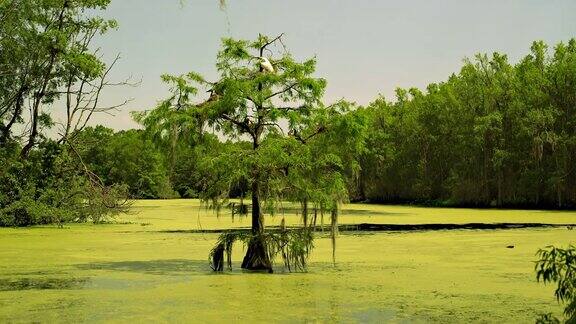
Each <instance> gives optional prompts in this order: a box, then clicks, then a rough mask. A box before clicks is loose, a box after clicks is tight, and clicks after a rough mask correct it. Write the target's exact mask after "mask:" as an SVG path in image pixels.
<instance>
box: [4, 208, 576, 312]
mask: <svg viewBox="0 0 576 324" xmlns="http://www.w3.org/2000/svg"><path fill="white" fill-rule="evenodd" d="M284 217H286V222H287V223H288V224H296V223H298V221H299V217H298V216H296V215H294V213H287V214H285V215H284ZM281 219H282V215H277V216H275V217H268V218H267V220H266V222H267V224H269V225H276V224H278V223H279V222H280V220H281ZM118 221H119V224H108V225H97V226H95V225H88V224H86V225H78V224H73V225H69V226H66V227H65V228H63V229H59V228H55V227H34V228H25V229H0V248H1V249H0V322H78V321H84V322H104V321H105V322H127V321H135V322H191V321H193V322H220V321H222V322H224V321H227V322H229V321H234V322H238V321H256V322H264V321H277V322H335V321H339V322H383V321H387V322H491V323H494V322H497V323H502V322H510V323H517V322H533V321H534V318H535V317H536V315H537V314H538V313H539V312H554V313H555V314H557V315H560V314H561V310H562V308H561V307H560V306H559V305H558V304H557V303H556V301H555V299H554V297H553V287H551V286H543V285H542V284H538V283H536V282H535V279H534V272H533V261H534V260H535V256H534V253H535V252H536V250H537V249H538V248H540V247H543V246H546V245H550V244H556V245H562V246H565V245H567V244H568V243H570V242H574V237H575V235H576V232H574V231H570V230H568V229H565V228H547V229H516V230H490V231H481V230H456V231H422V232H396V233H385V232H378V233H366V232H361V233H355V234H351V233H348V234H341V235H340V237H339V239H338V250H337V258H338V263H337V265H336V266H334V265H332V263H331V256H332V254H331V247H330V240H329V238H328V237H327V236H324V235H322V233H318V235H317V240H316V241H315V245H316V248H315V250H314V252H313V254H312V258H311V260H310V265H309V271H308V272H307V273H283V272H281V271H277V273H275V274H272V275H268V274H252V273H243V272H242V271H241V270H240V269H239V263H240V261H241V258H242V256H243V251H242V247H241V246H238V247H237V249H236V251H234V261H235V262H236V266H235V269H234V271H233V272H231V273H224V274H214V273H212V272H211V271H210V268H209V265H208V260H207V256H208V253H209V251H210V249H211V247H212V245H213V243H214V242H215V240H216V237H217V234H192V233H167V232H164V231H166V230H191V229H219V228H231V227H245V226H248V225H249V224H250V222H249V219H242V218H235V220H234V222H232V219H231V218H230V216H229V215H228V214H227V213H226V212H225V211H223V212H222V214H221V215H220V217H217V216H216V215H215V214H214V213H212V212H211V211H206V210H205V209H203V208H201V207H200V204H199V202H198V201H195V200H164V201H138V202H136V203H135V205H134V208H133V212H132V213H130V214H129V215H125V216H123V217H121V218H120V219H118ZM340 221H341V223H346V224H351V223H364V222H368V223H391V224H417V223H469V222H488V223H491V222H543V223H576V213H575V212H549V211H517V210H474V209H438V208H418V207H406V206H376V205H361V204H355V205H348V206H345V208H344V210H343V213H342V217H341V219H340ZM325 222H326V223H328V218H326V220H325ZM124 223H126V224H124ZM510 245H513V246H514V248H513V249H511V248H507V246H510Z"/></svg>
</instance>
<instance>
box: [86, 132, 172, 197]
mask: <svg viewBox="0 0 576 324" xmlns="http://www.w3.org/2000/svg"><path fill="white" fill-rule="evenodd" d="M75 144H76V146H77V147H78V150H79V152H80V155H81V157H82V160H83V161H84V163H85V164H86V166H87V167H88V168H89V169H90V170H91V171H92V172H93V173H94V174H96V175H97V176H98V177H99V178H100V179H102V181H103V183H104V184H105V185H114V184H123V185H126V186H127V188H128V192H129V194H130V196H131V197H132V198H171V197H174V195H175V194H174V192H173V190H172V188H171V184H170V181H169V179H168V171H167V170H166V167H165V163H164V157H163V155H162V154H161V152H159V151H158V150H157V149H156V147H155V146H154V144H153V143H152V142H151V141H150V140H149V139H147V138H145V136H144V134H143V131H140V130H128V131H120V132H117V133H114V131H113V130H111V129H109V128H105V127H103V126H97V127H94V128H92V127H87V128H85V129H84V130H83V131H82V132H80V133H79V134H75Z"/></svg>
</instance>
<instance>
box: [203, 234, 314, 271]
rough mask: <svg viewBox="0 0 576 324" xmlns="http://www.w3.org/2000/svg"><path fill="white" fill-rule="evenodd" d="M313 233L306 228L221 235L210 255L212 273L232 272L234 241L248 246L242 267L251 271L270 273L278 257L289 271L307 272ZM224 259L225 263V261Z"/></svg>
mask: <svg viewBox="0 0 576 324" xmlns="http://www.w3.org/2000/svg"><path fill="white" fill-rule="evenodd" d="M313 240H314V234H313V232H312V231H311V230H310V229H308V228H303V229H292V230H282V231H274V232H268V233H260V234H252V233H251V232H249V231H227V232H225V233H222V234H221V235H220V237H219V238H218V242H217V243H216V245H215V246H214V248H213V249H212V251H211V252H210V265H211V267H212V270H214V271H217V272H220V271H224V265H225V264H226V266H227V267H228V269H229V270H232V247H233V245H234V243H235V242H236V241H241V242H243V243H244V244H245V246H247V247H248V248H247V251H246V255H245V256H244V259H243V261H242V265H241V268H242V269H246V270H250V271H266V272H268V273H272V272H273V267H272V265H273V263H274V259H275V257H276V256H278V255H280V256H281V258H282V261H283V263H284V268H285V269H287V270H288V271H291V272H292V271H306V264H307V261H308V256H309V254H310V252H311V251H312V249H313V247H314V246H313ZM224 258H226V262H225V261H224Z"/></svg>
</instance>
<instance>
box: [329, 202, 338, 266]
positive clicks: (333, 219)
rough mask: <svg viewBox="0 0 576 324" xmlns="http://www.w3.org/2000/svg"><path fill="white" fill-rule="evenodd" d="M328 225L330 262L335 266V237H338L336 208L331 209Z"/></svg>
mask: <svg viewBox="0 0 576 324" xmlns="http://www.w3.org/2000/svg"><path fill="white" fill-rule="evenodd" d="M330 225H331V227H332V233H331V238H332V262H333V263H334V264H336V236H338V206H335V207H333V208H332V212H331V214H330Z"/></svg>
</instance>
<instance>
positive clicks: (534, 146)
mask: <svg viewBox="0 0 576 324" xmlns="http://www.w3.org/2000/svg"><path fill="white" fill-rule="evenodd" d="M548 52H549V50H548V48H547V46H546V45H545V44H544V43H543V42H535V43H533V45H532V47H531V53H530V54H529V55H527V56H525V57H524V58H523V59H522V60H521V61H520V62H519V63H517V64H515V65H513V64H511V63H510V62H509V61H508V59H507V57H506V55H503V54H499V53H494V54H493V55H492V56H491V57H489V56H487V55H477V56H475V57H474V58H473V59H469V60H465V61H464V65H463V67H462V68H461V70H460V72H459V73H457V74H453V75H451V76H450V77H449V79H448V80H447V81H445V82H441V83H434V84H430V85H429V86H428V87H427V88H426V90H425V91H422V90H419V89H415V88H411V89H407V90H406V89H397V90H396V98H395V100H394V101H387V100H386V99H384V98H378V99H377V100H375V101H374V102H372V103H371V104H369V105H368V106H366V107H358V108H357V109H355V110H353V111H351V112H349V113H350V114H358V115H360V117H362V119H363V120H364V121H365V122H366V123H367V126H368V127H366V128H365V132H366V134H361V135H359V136H365V137H366V145H365V148H364V150H363V151H362V153H360V156H359V157H358V159H359V161H360V166H359V167H360V170H361V172H360V175H359V176H356V177H354V178H351V179H349V181H348V185H349V193H350V199H351V200H352V201H368V202H381V203H420V204H431V205H439V206H441V205H449V206H478V207H529V208H536V207H538V208H569V207H574V206H576V165H575V163H576V41H575V40H570V41H569V42H568V43H567V44H564V43H560V44H558V45H556V46H555V47H554V49H553V50H551V51H550V53H549V54H548ZM80 138H82V139H83V143H84V144H83V145H82V146H83V147H84V149H83V150H82V156H83V159H84V161H86V162H87V163H88V164H89V166H90V167H91V169H92V170H94V172H96V173H97V174H98V175H99V176H100V177H101V178H102V179H104V180H105V182H106V183H107V184H114V183H124V184H127V185H128V188H129V192H130V194H131V195H132V197H134V198H173V197H186V198H189V197H198V194H199V193H200V192H202V191H203V190H205V188H208V187H210V186H208V185H207V183H206V182H207V181H209V180H208V179H206V176H205V175H203V172H202V166H201V165H200V163H198V161H199V160H200V157H201V156H202V155H203V151H204V150H209V151H210V152H211V154H213V152H217V151H218V150H226V147H227V146H234V145H245V144H246V143H242V142H237V143H234V142H221V141H220V140H219V139H218V137H217V136H214V135H209V134H208V135H204V139H203V140H202V141H200V142H202V144H201V145H200V144H197V142H198V139H197V138H195V137H194V136H190V137H188V138H186V137H181V138H180V139H179V140H178V143H169V142H158V141H156V140H154V138H153V137H152V136H149V134H148V132H147V131H146V129H144V130H128V131H121V132H117V133H114V132H113V131H112V130H110V129H107V128H104V127H102V126H98V127H95V128H87V129H86V130H84V131H83V132H82V133H81V135H80ZM234 190H235V191H236V192H235V193H233V195H236V196H238V195H241V194H242V192H244V193H246V192H247V191H248V188H241V186H240V187H237V188H235V189H234Z"/></svg>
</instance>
